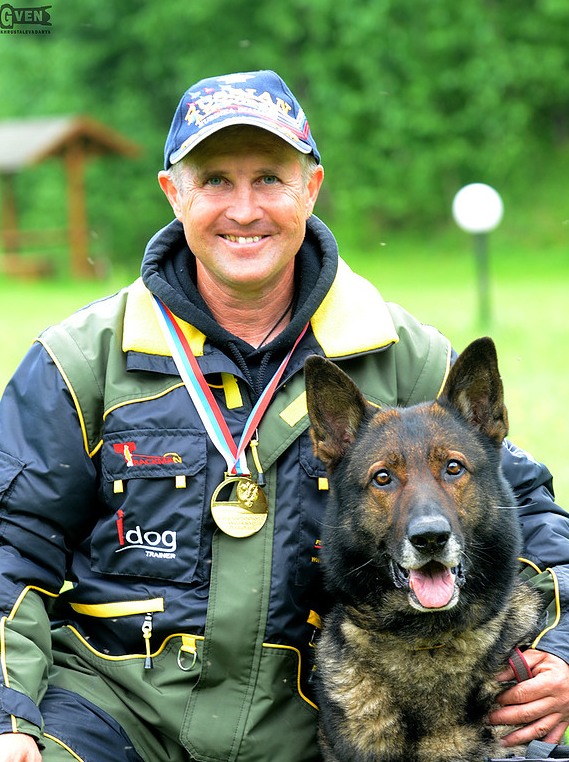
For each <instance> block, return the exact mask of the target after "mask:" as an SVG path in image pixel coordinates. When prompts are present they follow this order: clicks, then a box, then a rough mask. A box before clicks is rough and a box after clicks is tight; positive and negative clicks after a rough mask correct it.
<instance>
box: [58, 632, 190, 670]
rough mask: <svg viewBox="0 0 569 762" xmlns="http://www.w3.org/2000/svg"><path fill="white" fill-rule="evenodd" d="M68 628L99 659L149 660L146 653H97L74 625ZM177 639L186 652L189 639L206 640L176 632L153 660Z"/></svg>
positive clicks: (162, 645)
mask: <svg viewBox="0 0 569 762" xmlns="http://www.w3.org/2000/svg"><path fill="white" fill-rule="evenodd" d="M66 627H67V629H68V630H69V631H70V632H72V633H73V635H74V636H75V637H76V638H77V640H79V641H80V642H81V644H82V645H83V646H85V648H86V649H87V650H88V651H90V652H91V653H92V654H94V655H95V656H97V657H98V658H99V659H104V660H105V661H129V660H131V659H146V658H147V654H146V653H135V654H123V655H121V656H110V655H109V654H105V653H103V652H102V651H97V649H96V648H93V646H92V645H90V643H89V642H88V641H87V640H85V638H84V637H83V635H81V633H80V632H79V631H78V630H76V629H75V627H73V625H71V624H68V625H66ZM175 638H180V639H181V641H182V644H181V646H180V648H182V646H186V648H185V650H188V649H187V646H188V644H189V640H188V638H191V639H192V640H195V641H198V640H203V639H204V637H203V635H188V634H187V633H181V632H175V633H173V634H172V635H168V637H167V638H166V639H165V640H163V641H162V643H161V644H160V647H159V648H158V649H157V650H156V651H153V652H152V653H151V654H150V656H151V658H153V659H154V658H156V656H159V655H160V654H161V653H162V651H163V650H164V649H165V648H166V646H167V645H168V644H169V643H170V641H171V640H174V639H175Z"/></svg>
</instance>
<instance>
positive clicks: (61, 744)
mask: <svg viewBox="0 0 569 762" xmlns="http://www.w3.org/2000/svg"><path fill="white" fill-rule="evenodd" d="M43 737H44V738H49V740H50V741H53V743H56V744H57V745H58V746H61V747H62V748H63V749H65V751H66V752H67V753H68V754H71V756H72V757H73V759H76V760H77V761H78V762H85V760H84V759H83V757H78V756H77V754H75V752H74V751H73V749H70V748H69V746H68V745H67V744H66V743H63V741H61V740H60V739H59V738H56V737H55V736H52V735H51V734H50V733H44V734H43Z"/></svg>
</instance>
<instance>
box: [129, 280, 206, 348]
mask: <svg viewBox="0 0 569 762" xmlns="http://www.w3.org/2000/svg"><path fill="white" fill-rule="evenodd" d="M152 298H153V297H152V295H151V293H150V291H149V290H148V289H147V288H146V286H145V285H144V283H143V282H142V279H141V278H138V279H137V280H136V281H135V282H134V283H133V284H132V286H131V287H130V289H129V293H128V299H127V302H126V308H125V313H124V328H123V337H122V348H123V351H124V352H128V351H134V352H144V353H146V354H149V355H163V356H164V357H171V356H172V353H171V352H170V350H169V348H168V344H167V343H166V339H165V338H164V334H163V332H162V327H161V326H160V324H159V322H158V320H157V318H156V314H155V312H154V308H153V306H152ZM177 321H178V325H179V326H180V328H181V329H182V331H183V333H184V335H185V337H186V339H187V340H188V342H189V345H190V347H191V348H192V352H193V353H194V355H195V356H196V357H199V356H201V355H203V348H204V344H205V334H203V333H202V332H201V331H198V329H197V328H194V326H193V325H190V324H189V323H186V322H185V320H181V319H180V318H177Z"/></svg>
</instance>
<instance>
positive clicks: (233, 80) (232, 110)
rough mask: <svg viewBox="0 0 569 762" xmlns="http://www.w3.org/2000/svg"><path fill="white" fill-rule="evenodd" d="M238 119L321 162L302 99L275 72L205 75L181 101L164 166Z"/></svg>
mask: <svg viewBox="0 0 569 762" xmlns="http://www.w3.org/2000/svg"><path fill="white" fill-rule="evenodd" d="M235 124H248V125H252V126H253V127H261V128H262V129H264V130H268V131H269V132H272V133H273V134H274V135H277V136H278V137H279V138H282V139H283V140H285V141H286V142H287V143H289V144H290V145H291V146H292V147H293V148H296V149H297V151H300V152H301V153H304V154H312V155H313V156H314V158H315V159H316V161H317V162H318V163H320V154H319V153H318V149H317V148H316V143H315V142H314V140H313V138H312V135H311V133H310V127H309V126H308V121H307V119H306V117H305V115H304V111H303V110H302V109H301V107H300V104H299V102H298V101H297V100H296V98H295V97H294V95H293V94H292V93H291V91H290V90H289V88H288V87H287V85H286V84H285V82H284V81H283V80H282V79H281V78H280V77H279V75H278V74H275V72H274V71H268V70H267V71H251V72H242V73H239V74H227V75H224V76H220V77H210V78H208V79H202V80H200V81H199V82H197V83H196V84H195V85H192V86H191V87H190V88H189V89H188V90H186V92H185V93H184V95H183V96H182V99H181V100H180V103H179V104H178V108H177V109H176V113H175V114H174V118H173V120H172V125H171V126H170V132H169V133H168V137H167V138H166V145H165V147H164V168H165V169H168V168H169V167H170V166H171V165H172V164H176V162H178V161H180V159H183V158H184V156H186V155H187V154H188V153H189V152H190V151H191V150H192V149H193V148H195V147H196V146H197V145H198V144H199V143H201V142H202V140H205V138H207V137H209V136H210V135H213V134H214V133H215V132H218V131H219V130H222V129H224V128H225V127H230V126H231V125H235Z"/></svg>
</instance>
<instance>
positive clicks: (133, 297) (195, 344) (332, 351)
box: [122, 259, 399, 358]
mask: <svg viewBox="0 0 569 762" xmlns="http://www.w3.org/2000/svg"><path fill="white" fill-rule="evenodd" d="M362 305H365V309H362ZM179 324H180V326H181V328H182V330H183V331H184V334H185V336H186V338H187V339H188V342H189V344H190V347H191V348H192V352H193V353H194V354H195V355H196V357H199V356H202V355H203V352H204V344H205V341H206V336H205V334H203V333H202V332H201V331H199V330H198V329H197V328H195V327H194V326H192V325H190V324H189V323H187V322H185V321H183V320H179ZM310 324H311V327H312V331H313V333H314V336H315V338H316V340H317V341H318V343H319V344H320V346H321V347H322V349H323V351H324V354H325V355H326V357H331V358H340V357H347V356H351V355H357V354H363V353H367V352H373V351H376V350H378V349H381V348H383V347H386V346H388V345H390V344H393V343H396V342H397V341H398V340H399V338H398V336H397V332H396V330H395V326H394V324H393V320H392V319H391V315H390V314H389V310H388V308H387V305H386V303H385V302H384V301H383V298H382V297H381V294H380V293H379V291H377V289H376V288H375V287H374V286H373V285H372V284H371V283H370V282H369V281H367V280H365V278H362V277H361V276H359V275H357V274H356V273H354V272H353V271H352V270H351V269H350V268H349V267H348V265H347V264H346V263H345V262H344V261H343V260H341V259H340V260H339V263H338V271H337V273H336V277H335V279H334V282H333V283H332V286H331V288H330V290H329V292H328V294H327V295H326V296H325V297H324V300H323V301H322V303H321V304H320V306H319V307H318V309H317V310H316V312H315V313H314V315H313V316H312V318H311V320H310ZM122 348H123V351H124V352H129V351H134V352H143V353H145V354H151V355H162V356H170V351H169V349H168V346H167V344H166V341H165V339H164V336H163V335H162V330H161V327H160V325H159V323H158V321H157V319H156V315H155V313H154V309H153V306H152V295H151V293H150V291H149V290H148V289H147V288H146V286H145V285H144V284H143V282H142V280H141V279H140V278H139V279H138V280H136V281H135V282H134V283H133V284H132V285H131V286H130V288H129V294H128V299H127V304H126V311H125V319H124V328H123V338H122Z"/></svg>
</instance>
